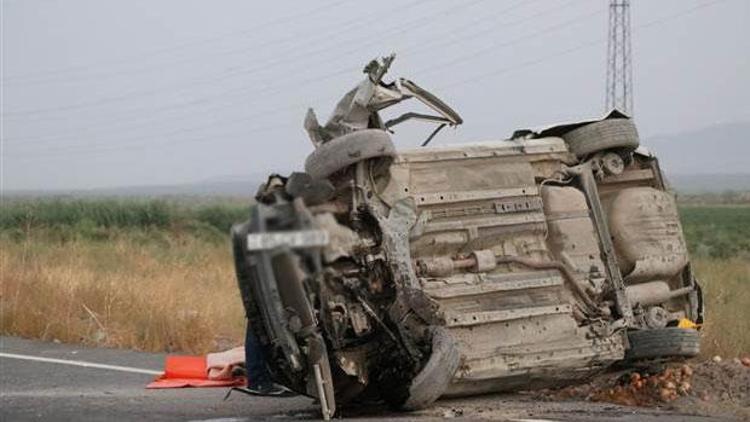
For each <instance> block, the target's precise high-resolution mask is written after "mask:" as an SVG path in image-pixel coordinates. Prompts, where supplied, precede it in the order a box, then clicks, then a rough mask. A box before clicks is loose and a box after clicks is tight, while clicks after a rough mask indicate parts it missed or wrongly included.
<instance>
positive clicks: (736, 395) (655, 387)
mask: <svg viewBox="0 0 750 422" xmlns="http://www.w3.org/2000/svg"><path fill="white" fill-rule="evenodd" d="M716 358H717V357H713V358H711V359H709V360H706V361H702V362H690V363H682V364H672V365H667V366H663V365H655V366H654V369H656V370H654V369H651V368H649V369H645V370H640V371H632V370H630V371H627V372H622V371H621V372H618V373H608V374H603V375H601V376H599V377H596V378H594V379H592V380H591V381H590V382H588V383H586V384H582V385H574V386H569V387H565V388H562V389H560V390H556V391H550V390H546V391H544V392H543V394H542V398H544V399H548V400H564V399H583V400H588V401H596V402H609V403H616V404H620V405H625V406H642V407H653V406H659V407H670V408H674V409H676V410H680V411H685V412H694V413H698V414H708V415H731V416H740V417H743V418H750V365H748V364H750V362H748V361H750V358H748V357H743V358H741V359H737V360H736V361H735V360H729V359H727V360H723V359H721V358H719V359H716Z"/></svg>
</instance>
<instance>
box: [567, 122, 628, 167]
mask: <svg viewBox="0 0 750 422" xmlns="http://www.w3.org/2000/svg"><path fill="white" fill-rule="evenodd" d="M562 138H563V139H564V140H565V142H566V143H567V144H568V148H570V151H571V152H572V153H573V154H575V155H576V156H577V157H578V158H583V157H585V156H588V155H590V154H593V153H595V152H599V151H604V150H607V149H613V148H621V149H628V150H634V149H636V148H638V145H639V144H640V142H639V140H638V131H637V130H636V128H635V124H634V123H633V121H632V120H630V119H607V120H602V121H600V122H595V123H590V124H587V125H585V126H581V127H579V128H577V129H573V130H571V131H570V132H568V133H565V134H563V135H562Z"/></svg>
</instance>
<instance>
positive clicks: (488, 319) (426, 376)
mask: <svg viewBox="0 0 750 422" xmlns="http://www.w3.org/2000/svg"><path fill="white" fill-rule="evenodd" d="M392 60H393V57H388V58H385V59H384V60H383V61H373V62H372V63H370V64H369V65H368V66H367V67H366V68H365V74H366V78H365V80H364V81H363V82H362V83H361V84H359V85H358V86H357V87H356V88H355V89H353V90H352V91H350V92H348V93H347V94H346V95H345V96H344V98H343V99H342V100H341V101H340V102H339V104H338V105H337V106H336V108H335V110H334V112H333V114H332V117H331V118H330V119H329V120H328V121H327V122H326V123H325V124H320V123H318V121H317V117H316V116H315V113H313V112H312V111H310V112H308V115H307V117H306V119H305V128H306V130H307V132H308V134H309V135H310V139H311V141H312V143H313V145H314V146H315V150H314V151H313V152H312V153H311V154H310V156H309V157H308V159H307V161H306V163H305V171H304V172H296V173H292V174H291V175H290V176H289V177H282V176H279V175H272V176H270V177H269V179H268V182H267V183H265V184H264V185H262V186H261V187H260V189H259V191H258V195H257V196H256V200H257V204H255V205H253V207H252V209H251V213H250V218H249V220H248V221H247V222H245V223H243V224H239V225H236V226H235V227H234V228H233V230H232V234H233V244H234V254H235V263H236V270H237V275H238V280H239V286H240V291H241V295H242V299H243V303H244V305H245V309H246V311H247V316H248V318H249V320H250V322H251V324H250V326H251V329H252V330H253V331H254V333H255V334H256V335H257V336H258V338H259V340H260V342H261V344H262V345H263V347H264V351H265V354H266V356H267V358H268V361H269V367H270V369H271V371H272V372H273V374H274V376H275V378H276V380H277V381H278V382H280V383H282V384H284V385H285V386H287V387H289V388H290V389H292V390H295V391H297V392H299V393H301V394H306V395H309V396H311V397H316V398H317V399H318V400H319V401H320V405H321V410H322V413H323V416H324V417H325V418H328V417H332V416H333V415H334V414H335V411H336V409H337V406H341V405H342V404H346V403H352V402H354V403H356V402H358V401H362V400H372V399H378V400H384V401H386V402H388V403H390V404H391V405H393V406H394V407H398V408H401V409H405V410H410V409H420V408H424V407H426V406H429V405H430V404H431V403H432V402H434V401H435V400H437V399H438V398H440V397H446V396H462V395H470V394H480V393H487V392H495V391H507V390H513V389H531V388H546V387H553V386H557V385H562V384H565V383H570V382H575V381H576V380H580V379H582V378H585V377H587V376H590V375H592V374H594V373H596V372H597V371H601V370H603V369H605V368H607V367H609V366H611V365H613V364H615V363H618V362H619V363H623V362H631V361H636V360H638V359H651V358H671V357H675V356H691V355H694V354H697V351H698V337H697V331H696V330H695V327H696V326H698V325H700V324H701V323H702V318H703V316H702V313H703V310H702V297H701V293H700V287H699V286H698V284H697V282H696V280H695V278H694V277H693V275H692V273H691V270H690V264H689V260H688V255H687V250H686V247H685V240H684V237H683V234H682V228H681V226H680V221H679V217H678V214H677V208H676V205H675V200H674V197H673V195H672V194H671V193H670V192H669V191H668V189H667V186H666V185H665V181H664V177H663V175H662V172H661V170H660V168H659V163H658V161H657V159H656V158H655V157H654V156H653V155H651V154H648V153H645V152H643V150H642V148H639V145H638V139H637V132H636V130H635V126H634V125H633V123H632V120H630V119H629V118H628V117H627V116H625V115H623V114H622V113H619V112H617V111H615V112H613V113H610V114H609V115H608V116H606V117H605V118H603V119H599V120H592V121H585V122H579V123H577V124H567V125H560V126H556V127H553V128H546V129H544V130H540V131H534V130H521V131H517V132H516V133H515V134H514V135H513V137H511V139H503V140H497V141H489V142H482V143H475V144H461V145H448V146H436V147H433V146H425V147H422V148H417V149H410V150H398V149H397V148H395V146H394V145H393V143H392V141H391V139H390V136H389V132H390V131H391V130H392V128H393V127H394V126H395V125H397V124H398V123H400V122H402V121H405V120H407V119H410V118H416V119H420V120H425V121H427V122H430V123H435V124H437V125H438V126H437V129H436V130H434V131H433V132H432V133H431V134H430V136H429V137H428V138H427V141H426V142H425V143H424V145H426V144H427V143H429V141H430V140H432V139H433V138H434V136H435V134H436V133H437V132H438V131H439V130H440V129H442V128H443V127H445V126H455V125H458V124H461V123H462V119H461V117H460V116H459V115H458V114H457V113H456V112H455V111H453V110H452V109H451V108H450V107H448V106H447V105H446V104H445V103H444V102H442V101H441V100H439V99H437V97H435V96H434V95H433V94H431V93H429V92H428V91H426V90H424V89H422V88H420V87H419V86H417V85H416V84H414V83H413V82H411V81H408V80H405V79H401V80H400V81H396V82H392V83H386V82H384V80H383V79H384V76H385V74H386V72H387V70H388V67H389V66H390V63H391V61H392ZM408 98H416V99H417V100H419V101H421V102H422V103H424V104H426V105H427V106H428V107H429V108H431V109H432V110H433V111H435V112H436V113H437V115H428V114H421V113H407V114H405V115H403V116H400V117H397V118H395V119H391V120H388V121H383V119H382V118H381V116H380V113H381V112H382V110H383V109H385V108H386V107H388V106H390V105H393V104H396V103H398V102H400V101H404V100H406V99H408ZM657 346H658V347H657Z"/></svg>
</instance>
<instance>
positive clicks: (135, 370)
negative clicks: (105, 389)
mask: <svg viewBox="0 0 750 422" xmlns="http://www.w3.org/2000/svg"><path fill="white" fill-rule="evenodd" d="M0 358H8V359H20V360H31V361H35V362H45V363H58V364H61V365H72V366H81V367H84V368H95V369H109V370H110V371H120V372H130V373H134V374H148V375H161V374H162V372H161V371H152V370H150V369H141V368H132V367H130V366H118V365H104V364H102V363H93V362H84V361H82V360H67V359H53V358H43V357H39V356H29V355H17V354H15V353H2V352H0Z"/></svg>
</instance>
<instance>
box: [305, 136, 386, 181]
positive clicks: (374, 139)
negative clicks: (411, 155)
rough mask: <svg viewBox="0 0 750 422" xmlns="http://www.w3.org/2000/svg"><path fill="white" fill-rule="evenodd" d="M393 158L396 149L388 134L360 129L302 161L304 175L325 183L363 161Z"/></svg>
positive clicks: (337, 139) (330, 142) (321, 147)
mask: <svg viewBox="0 0 750 422" xmlns="http://www.w3.org/2000/svg"><path fill="white" fill-rule="evenodd" d="M395 156H396V147H395V146H394V145H393V141H391V136H390V135H388V133H386V132H385V131H383V130H380V129H363V130H358V131H356V132H352V133H347V134H346V135H342V136H339V137H338V138H334V139H331V140H330V141H328V142H326V143H324V144H322V145H320V146H319V147H318V148H316V149H315V151H313V152H312V154H310V155H309V156H308V157H307V159H306V160H305V172H307V173H308V174H309V175H310V176H312V177H313V178H315V179H325V178H326V177H328V176H330V175H332V174H333V173H336V172H337V171H339V170H343V169H345V168H346V167H349V166H350V165H352V164H355V163H357V162H359V161H362V160H367V159H370V158H377V157H395Z"/></svg>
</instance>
